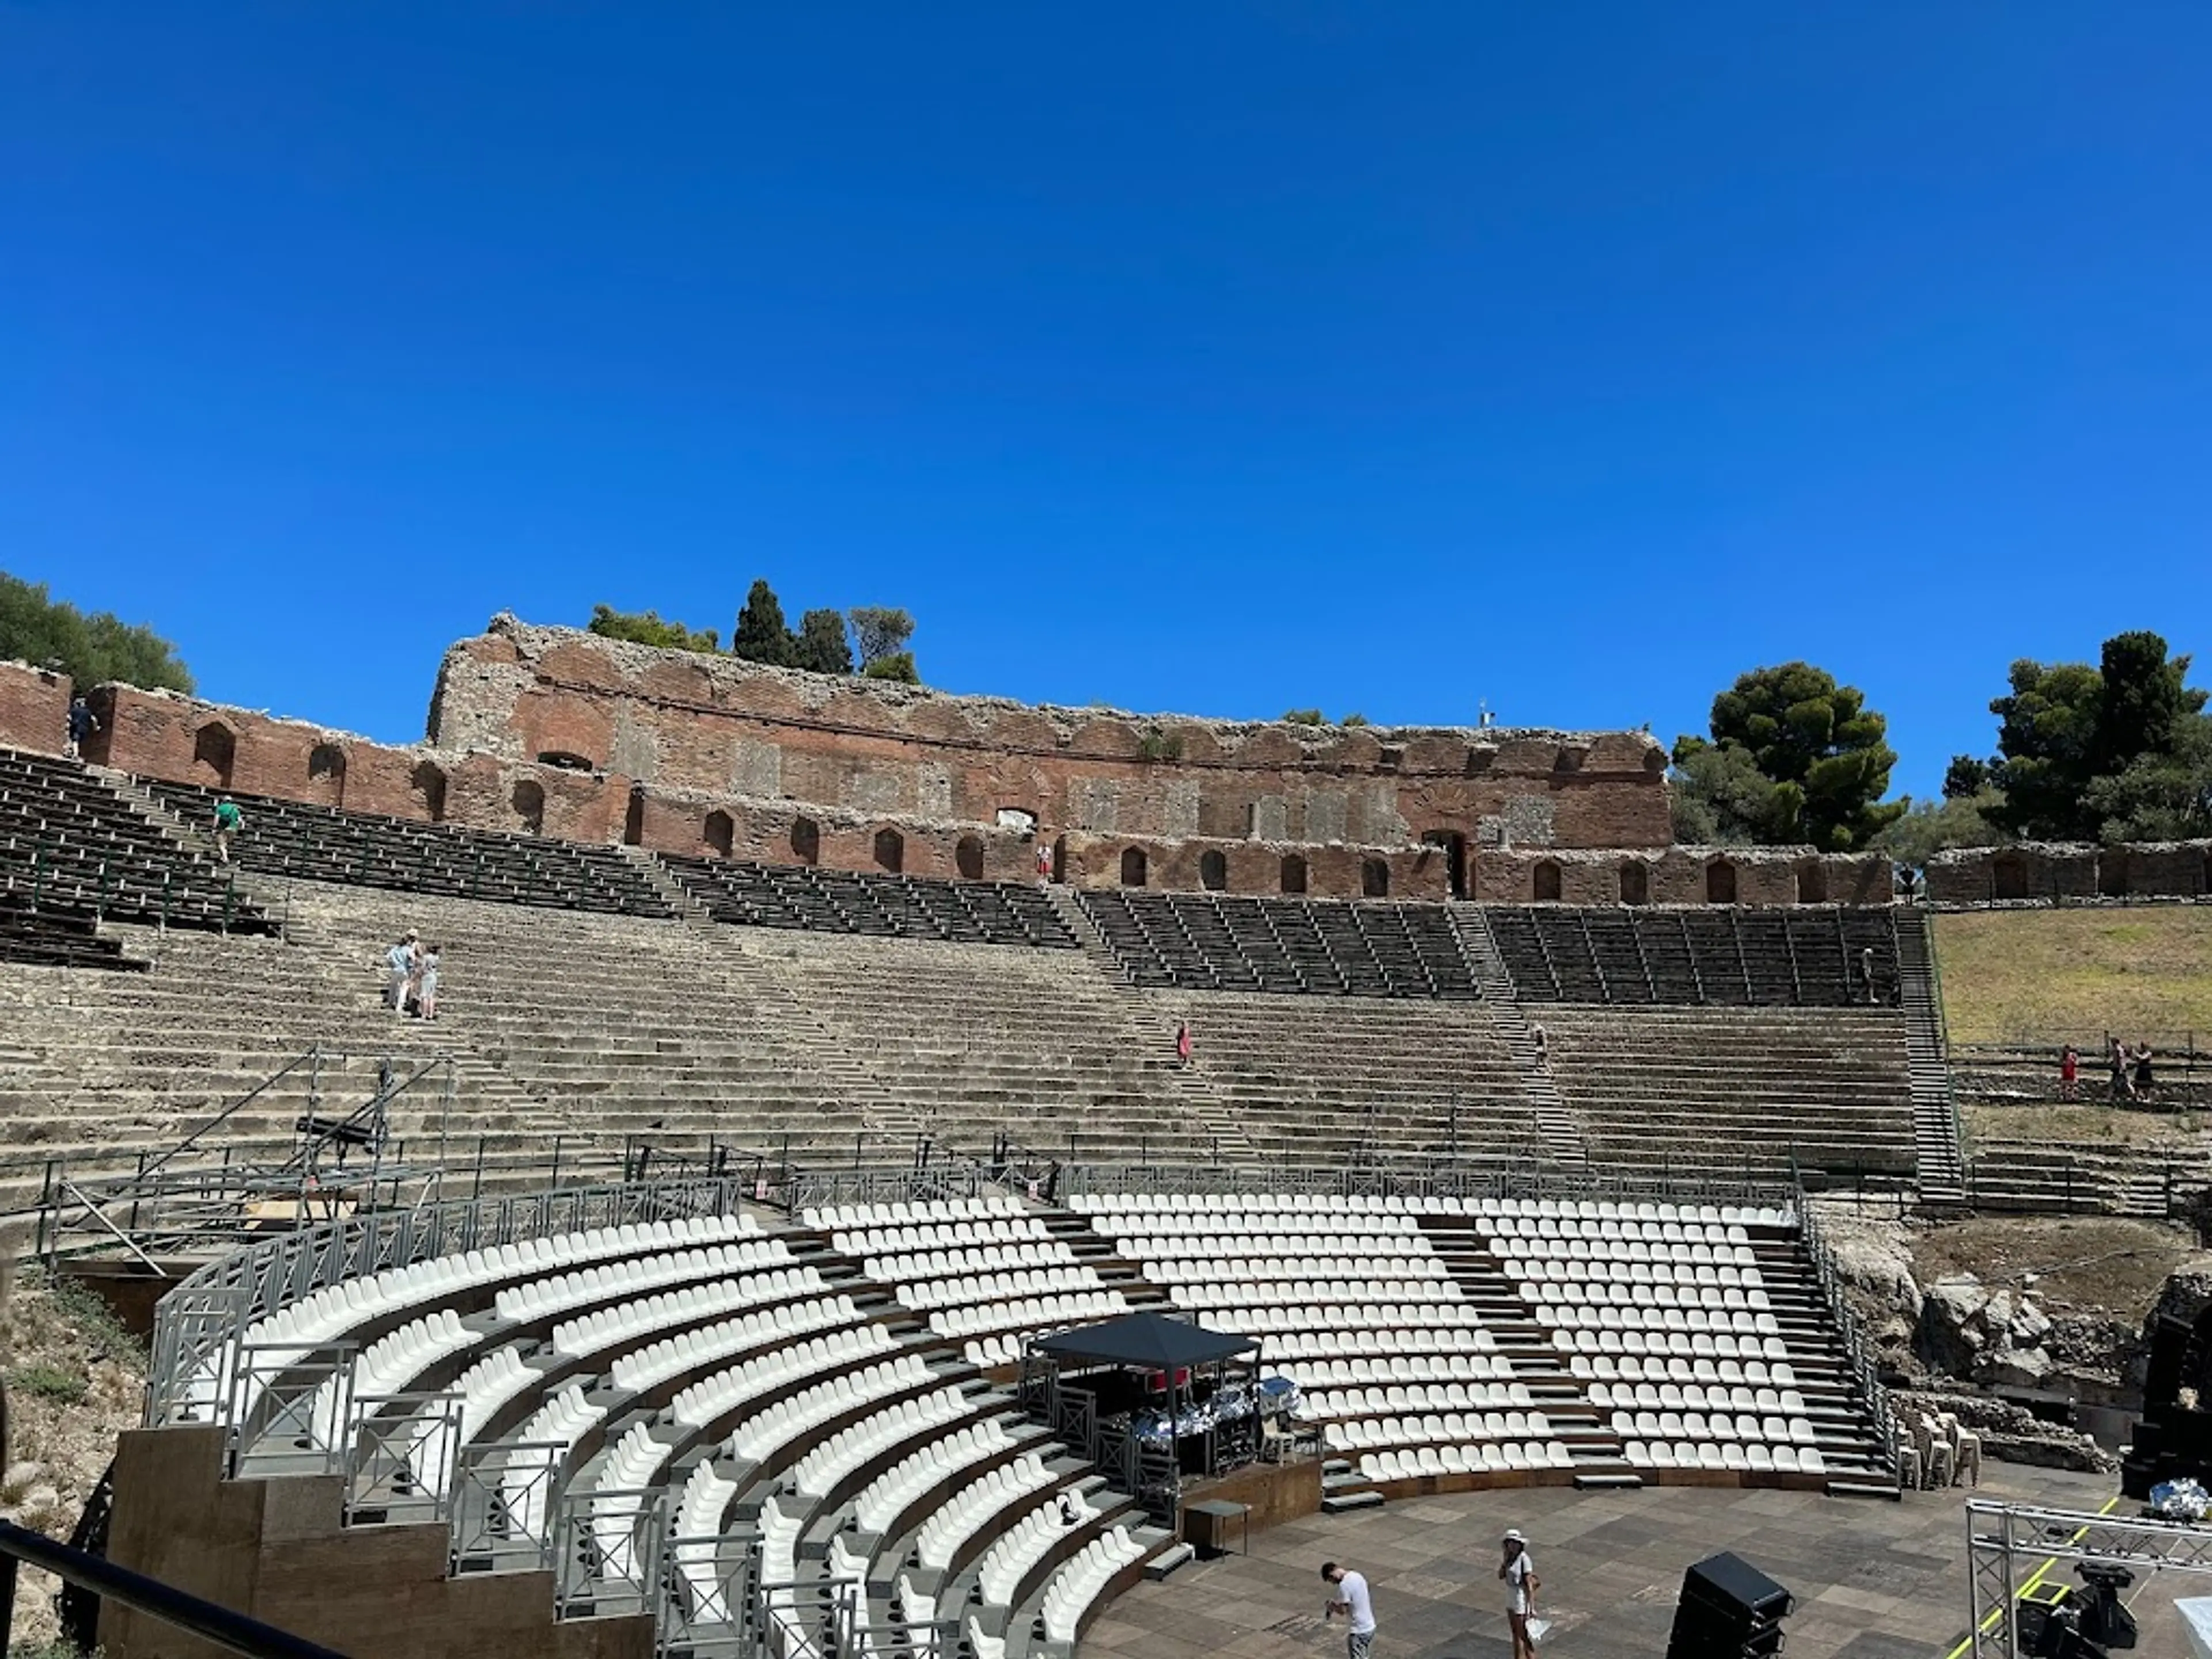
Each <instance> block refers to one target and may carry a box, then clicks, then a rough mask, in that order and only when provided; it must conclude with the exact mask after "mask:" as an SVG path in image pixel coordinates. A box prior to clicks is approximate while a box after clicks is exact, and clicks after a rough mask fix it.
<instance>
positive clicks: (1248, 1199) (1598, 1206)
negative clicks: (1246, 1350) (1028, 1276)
mask: <svg viewBox="0 0 2212 1659" xmlns="http://www.w3.org/2000/svg"><path fill="white" fill-rule="evenodd" d="M1067 1207H1068V1208H1070V1209H1071V1210H1076V1211H1081V1212H1090V1213H1092V1214H1107V1215H1119V1214H1126V1213H1128V1212H1133V1211H1135V1212H1164V1213H1170V1214H1180V1213H1186V1212H1188V1213H1199V1214H1213V1215H1230V1214H1243V1215H1267V1214H1273V1213H1278V1212H1316V1211H1322V1210H1327V1211H1333V1212H1342V1213H1345V1214H1349V1215H1372V1216H1407V1217H1411V1216H1416V1215H1466V1216H1516V1217H1527V1218H1529V1219H1531V1220H1547V1219H1548V1220H1554V1221H1557V1220H1565V1219H1566V1218H1569V1217H1572V1218H1575V1219H1577V1220H1581V1221H1658V1222H1668V1221H1673V1222H1679V1223H1689V1222H1696V1223H1699V1224H1700V1225H1705V1226H1711V1225H1713V1224H1714V1223H1716V1222H1717V1223H1719V1224H1721V1225H1723V1226H1728V1225H1735V1226H1743V1227H1788V1226H1792V1225H1796V1218H1795V1216H1794V1215H1793V1214H1792V1213H1791V1212H1790V1211H1788V1210H1781V1209H1772V1208H1767V1207H1764V1206H1746V1205H1735V1204H1671V1203H1661V1202H1656V1201H1652V1202H1646V1201H1643V1200H1612V1199H1553V1198H1456V1197H1443V1196H1427V1197H1414V1196H1403V1195H1399V1196H1392V1197H1388V1198H1384V1197H1378V1196H1373V1195H1366V1194H1363V1195H1359V1196H1356V1197H1350V1198H1339V1197H1335V1196H1333V1195H1330V1194H1317V1193H1078V1194H1075V1195H1073V1197H1071V1198H1070V1199H1069V1200H1067Z"/></svg>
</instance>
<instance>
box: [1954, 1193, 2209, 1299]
mask: <svg viewBox="0 0 2212 1659" xmlns="http://www.w3.org/2000/svg"><path fill="white" fill-rule="evenodd" d="M2206 1265H2212V1255H2207V1254H2206V1253H2205V1252H2203V1251H2201V1250H2198V1249H2197V1248H2196V1246H2195V1243H2194V1242H2193V1241H2192V1239H2191V1237H2190V1235H2189V1233H2188V1232H2187V1231H2186V1230H2185V1229H2183V1228H2179V1227H2168V1226H2163V1225H2160V1224H2158V1223H2156V1222H2152V1221H2122V1220H2118V1219H2116V1218H2112V1217H2109V1216H2068V1217H2063V1218H2062V1217H2033V1216H2024V1217H2009V1216H2008V1217H2005V1218H1989V1219H1984V1220H1976V1221H1960V1222H1954V1223H1952V1224H1951V1225H1948V1226H1943V1227H1936V1228H1931V1229H1930V1230H1929V1231H1927V1232H1926V1233H1923V1235H1921V1237H1920V1238H1919V1239H1918V1241H1917V1243H1915V1244H1914V1246H1913V1251H1912V1273H1913V1277H1914V1278H1915V1279H1917V1280H1919V1282H1920V1283H1922V1284H1923V1285H1925V1284H1928V1283H1929V1282H1930V1281H1931V1280H1934V1279H1943V1278H1948V1277H1954V1276H1956V1275H1957V1274H1960V1273H1972V1274H1973V1275H1974V1276H1975V1277H1976V1278H1977V1279H1980V1280H1981V1281H1982V1282H1983V1283H1984V1284H1985V1285H2017V1284H2018V1283H2019V1282H2020V1278H2021V1274H2022V1273H2034V1274H2036V1275H2038V1278H2037V1282H2036V1288H2037V1289H2038V1290H2039V1291H2040V1292H2042V1296H2043V1301H2044V1305H2045V1308H2046V1309H2048V1310H2051V1311H2052V1312H2060V1311H2065V1312H2075V1313H2104V1314H2110V1315H2112V1316H2114V1317H2116V1318H2120V1319H2125V1320H2129V1321H2131V1322H2140V1321H2141V1320H2142V1318H2143V1317H2144V1316H2147V1315H2148V1313H2149V1312H2150V1310H2151V1305H2152V1304H2154V1302H2156V1301H2157V1300H2158V1291H2159V1286H2160V1285H2163V1284H2164V1283H2165V1282H2166V1275H2167V1274H2168V1273H2172V1272H2173V1271H2174V1270H2175V1269H2176V1268H2177V1267H2189V1266H2197V1267H2203V1266H2206Z"/></svg>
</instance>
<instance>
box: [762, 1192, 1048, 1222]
mask: <svg viewBox="0 0 2212 1659" xmlns="http://www.w3.org/2000/svg"><path fill="white" fill-rule="evenodd" d="M1028 1213H1029V1212H1028V1210H1027V1209H1026V1208H1025V1207H1024V1205H1023V1203H1022V1201H1021V1200H1019V1199H1018V1198H1006V1197H1000V1196H995V1195H994V1196H992V1197H988V1198H929V1199H915V1200H902V1201H901V1202H899V1203H896V1204H829V1205H823V1206H813V1207H810V1208H807V1209H803V1210H801V1211H800V1212H799V1225H801V1226H803V1227H831V1228H835V1227H905V1226H919V1225H923V1224H926V1223H930V1222H946V1221H980V1220H983V1219H985V1218H988V1217H992V1216H1008V1215H1026V1214H1028Z"/></svg>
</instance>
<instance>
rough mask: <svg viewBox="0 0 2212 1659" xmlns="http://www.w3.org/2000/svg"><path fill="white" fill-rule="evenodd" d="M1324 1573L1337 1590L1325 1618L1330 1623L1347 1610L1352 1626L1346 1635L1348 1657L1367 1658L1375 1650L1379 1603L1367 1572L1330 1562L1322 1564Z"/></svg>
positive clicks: (1345, 1614) (1347, 1620)
mask: <svg viewBox="0 0 2212 1659" xmlns="http://www.w3.org/2000/svg"><path fill="white" fill-rule="evenodd" d="M1321 1576H1322V1577H1323V1578H1326V1579H1327V1580H1328V1582H1329V1583H1330V1584H1331V1586H1333V1587H1334V1589H1335V1591H1336V1594H1335V1595H1333V1596H1331V1597H1330V1598H1329V1602H1328V1606H1327V1607H1324V1608H1322V1622H1323V1623H1324V1624H1326V1623H1327V1622H1328V1620H1331V1619H1334V1618H1335V1617H1336V1615H1337V1614H1338V1613H1343V1614H1344V1616H1345V1619H1346V1623H1347V1624H1348V1625H1349V1626H1350V1629H1349V1632H1348V1633H1347V1634H1346V1637H1345V1638H1344V1659H1367V1656H1368V1655H1369V1654H1370V1653H1371V1652H1373V1651H1374V1650H1375V1603H1374V1601H1373V1600H1372V1599H1371V1598H1370V1596H1369V1595H1368V1594H1367V1575H1366V1574H1364V1573H1361V1572H1354V1571H1352V1569H1351V1568H1349V1567H1340V1566H1339V1565H1336V1563H1335V1562H1334V1561H1330V1562H1328V1563H1326V1564H1325V1565H1323V1566H1322V1570H1321Z"/></svg>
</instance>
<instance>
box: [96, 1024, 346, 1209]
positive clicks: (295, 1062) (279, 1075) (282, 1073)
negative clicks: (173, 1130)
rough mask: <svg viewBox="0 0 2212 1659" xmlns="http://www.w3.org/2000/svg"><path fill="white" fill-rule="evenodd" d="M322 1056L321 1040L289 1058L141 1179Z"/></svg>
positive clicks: (172, 1149)
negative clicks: (265, 1091) (302, 1052)
mask: <svg viewBox="0 0 2212 1659" xmlns="http://www.w3.org/2000/svg"><path fill="white" fill-rule="evenodd" d="M322 1057H323V1045H322V1044H321V1043H319V1042H318V1043H315V1044H313V1045H312V1046H311V1047H310V1048H308V1049H307V1052H306V1053H305V1054H295V1055H294V1056H293V1057H292V1058H291V1059H290V1060H286V1061H285V1062H284V1063H283V1065H282V1066H278V1067H277V1068H276V1070H275V1071H273V1072H271V1073H270V1074H269V1075H268V1076H267V1077H264V1078H263V1079H261V1081H260V1082H258V1083H257V1084H255V1085H253V1086H252V1088H251V1089H249V1090H247V1091H246V1092H245V1093H244V1094H242V1095H240V1097H238V1098H237V1099H236V1100H234V1101H232V1102H231V1103H230V1104H229V1105H228V1106H226V1107H224V1108H223V1109H222V1110H221V1111H219V1112H217V1113H216V1115H214V1116H213V1117H211V1118H210V1119H209V1120H208V1121H206V1122H204V1123H203V1124H201V1125H200V1126H199V1127H197V1129H194V1130H193V1131H192V1132H191V1133H190V1134H188V1135H186V1136H185V1138H184V1139H182V1140H180V1141H179V1142H178V1143H177V1144H176V1145H175V1146H172V1147H170V1148H169V1150H168V1151H167V1152H163V1153H162V1154H161V1157H159V1158H155V1160H154V1161H153V1162H152V1163H151V1164H146V1165H144V1166H143V1167H142V1168H141V1169H140V1170H139V1171H138V1176H139V1179H141V1180H143V1179H144V1178H145V1177H146V1176H149V1175H152V1174H153V1173H154V1172H155V1170H159V1169H160V1168H161V1166H162V1165H163V1164H167V1162H168V1161H169V1160H170V1159H171V1158H175V1157H176V1156H177V1155H178V1154H179V1153H181V1152H190V1151H191V1149H192V1147H193V1146H195V1145H197V1143H198V1141H199V1139H200V1137H201V1136H203V1135H204V1134H206V1133H209V1132H210V1131H211V1130H215V1129H219V1128H221V1127H222V1125H223V1124H224V1123H226V1122H227V1121H229V1120H230V1119H231V1118H232V1117H233V1116H234V1115H236V1114H237V1113H239V1112H240V1111H242V1110H244V1109H246V1107H247V1106H249V1105H251V1104H252V1103H253V1102H254V1101H256V1100H258V1098H259V1097H261V1094H262V1092H263V1091H264V1090H268V1089H271V1088H274V1087H275V1086H276V1085H277V1084H278V1083H280V1082H282V1081H283V1079H286V1078H288V1077H289V1076H290V1075H291V1074H292V1073H294V1072H296V1071H298V1070H299V1069H300V1067H301V1066H306V1065H310V1064H314V1065H319V1064H320V1063H321V1061H322Z"/></svg>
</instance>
